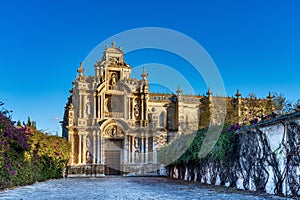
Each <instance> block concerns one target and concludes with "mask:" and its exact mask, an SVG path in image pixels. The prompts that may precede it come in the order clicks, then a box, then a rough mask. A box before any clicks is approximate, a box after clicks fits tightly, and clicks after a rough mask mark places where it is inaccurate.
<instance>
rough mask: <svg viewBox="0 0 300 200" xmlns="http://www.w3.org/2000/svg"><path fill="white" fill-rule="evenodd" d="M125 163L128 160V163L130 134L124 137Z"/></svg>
mask: <svg viewBox="0 0 300 200" xmlns="http://www.w3.org/2000/svg"><path fill="white" fill-rule="evenodd" d="M123 153H124V163H125V162H127V163H128V136H125V138H124V150H123Z"/></svg>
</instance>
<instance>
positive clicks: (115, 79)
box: [110, 73, 117, 86]
mask: <svg viewBox="0 0 300 200" xmlns="http://www.w3.org/2000/svg"><path fill="white" fill-rule="evenodd" d="M110 80H111V81H110V84H111V85H112V86H116V84H117V75H116V73H112V75H111V78H110Z"/></svg>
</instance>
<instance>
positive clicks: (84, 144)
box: [82, 135, 87, 164]
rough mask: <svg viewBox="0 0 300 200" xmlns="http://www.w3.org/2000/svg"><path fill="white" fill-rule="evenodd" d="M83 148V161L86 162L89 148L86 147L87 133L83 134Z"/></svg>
mask: <svg viewBox="0 0 300 200" xmlns="http://www.w3.org/2000/svg"><path fill="white" fill-rule="evenodd" d="M82 143H83V144H82V149H83V152H82V154H83V161H82V163H84V164H85V163H86V151H87V148H86V135H82Z"/></svg>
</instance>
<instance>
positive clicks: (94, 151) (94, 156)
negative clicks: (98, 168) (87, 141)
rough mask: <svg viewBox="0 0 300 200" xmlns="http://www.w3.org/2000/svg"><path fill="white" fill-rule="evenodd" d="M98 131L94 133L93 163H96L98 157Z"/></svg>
mask: <svg viewBox="0 0 300 200" xmlns="http://www.w3.org/2000/svg"><path fill="white" fill-rule="evenodd" d="M96 154H97V153H96V133H95V132H94V135H93V163H96V161H97V157H96Z"/></svg>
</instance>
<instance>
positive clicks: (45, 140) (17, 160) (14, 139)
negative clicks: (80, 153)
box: [0, 111, 70, 190]
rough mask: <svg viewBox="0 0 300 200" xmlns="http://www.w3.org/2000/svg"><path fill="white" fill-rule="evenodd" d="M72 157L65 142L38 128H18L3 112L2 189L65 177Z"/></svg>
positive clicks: (0, 147) (0, 136)
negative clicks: (64, 171)
mask: <svg viewBox="0 0 300 200" xmlns="http://www.w3.org/2000/svg"><path fill="white" fill-rule="evenodd" d="M69 155H70V144H69V142H68V141H67V140H66V139H64V138H61V137H58V136H51V135H47V134H45V133H43V132H41V131H38V130H37V129H36V128H35V127H29V126H25V125H24V126H15V122H13V121H11V119H10V118H9V117H8V116H7V113H6V112H3V111H0V190H2V189H5V188H8V187H13V186H18V185H26V184H32V183H34V182H36V181H44V180H47V179H50V178H60V177H62V170H63V169H64V168H65V167H66V165H67V162H68V160H69Z"/></svg>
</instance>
